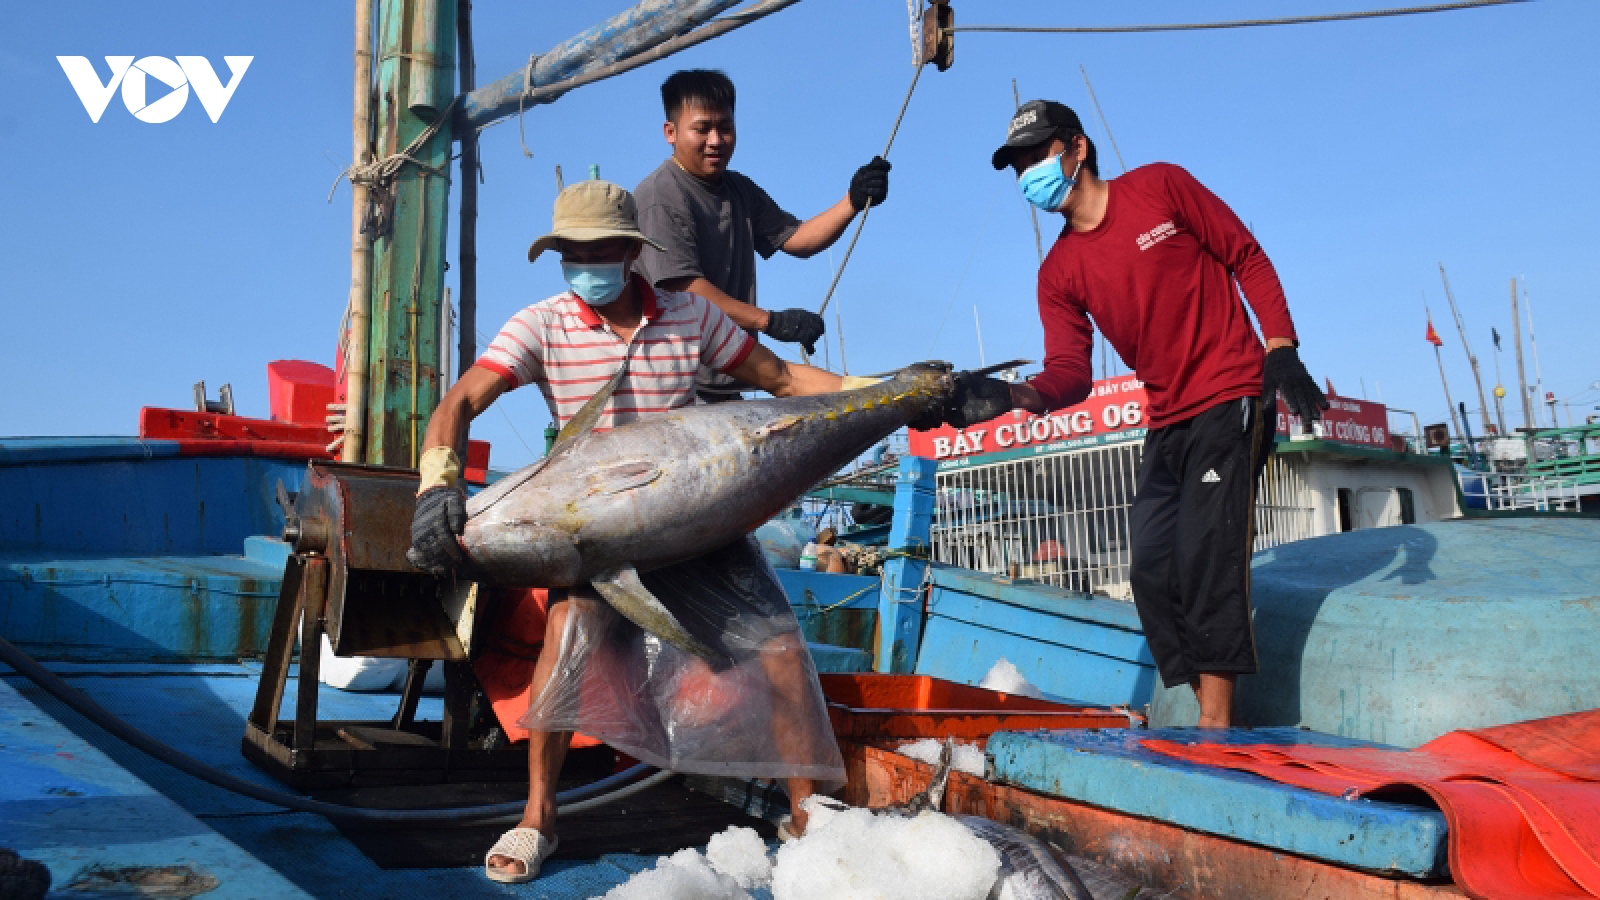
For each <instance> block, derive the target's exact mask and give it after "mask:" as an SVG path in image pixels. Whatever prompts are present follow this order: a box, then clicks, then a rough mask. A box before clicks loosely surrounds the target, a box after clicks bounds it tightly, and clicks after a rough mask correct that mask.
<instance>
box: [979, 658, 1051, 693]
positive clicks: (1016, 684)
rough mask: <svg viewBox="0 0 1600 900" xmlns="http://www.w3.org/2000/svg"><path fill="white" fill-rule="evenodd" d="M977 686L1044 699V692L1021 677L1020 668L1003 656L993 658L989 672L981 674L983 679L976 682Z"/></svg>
mask: <svg viewBox="0 0 1600 900" xmlns="http://www.w3.org/2000/svg"><path fill="white" fill-rule="evenodd" d="M978 687H981V688H986V689H988V690H991V691H999V692H1000V693H1002V694H1017V695H1018V696H1022V697H1032V698H1034V699H1035V700H1043V699H1044V694H1042V693H1040V692H1039V689H1038V688H1037V687H1034V685H1033V683H1032V682H1030V681H1028V679H1027V678H1024V677H1023V675H1022V670H1021V669H1018V668H1017V667H1016V666H1015V665H1013V664H1012V662H1011V660H1009V659H1006V658H1005V657H1004V656H1002V657H1000V658H999V659H997V660H995V663H994V665H993V666H992V667H990V669H989V674H987V675H985V676H983V680H982V681H980V682H978Z"/></svg>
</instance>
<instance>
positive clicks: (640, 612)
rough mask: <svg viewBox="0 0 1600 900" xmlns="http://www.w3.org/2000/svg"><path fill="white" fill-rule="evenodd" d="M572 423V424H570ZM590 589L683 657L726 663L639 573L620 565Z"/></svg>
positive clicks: (597, 579)
mask: <svg viewBox="0 0 1600 900" xmlns="http://www.w3.org/2000/svg"><path fill="white" fill-rule="evenodd" d="M574 421H576V420H574ZM592 583H593V584H594V589H595V590H596V591H598V592H599V593H600V596H602V597H604V598H605V600H606V602H607V603H609V604H611V606H612V608H613V609H615V610H616V611H617V612H619V613H621V614H622V615H623V617H624V618H626V619H627V620H628V621H630V622H632V623H633V624H635V625H637V626H639V627H640V628H643V629H644V630H645V631H648V632H650V633H651V634H653V635H655V636H656V637H658V638H661V639H662V640H663V641H666V642H667V643H669V644H671V645H672V646H674V647H677V648H678V649H679V650H682V651H684V652H686V653H693V654H694V655H695V656H698V657H700V658H701V659H704V660H705V661H707V662H709V663H711V664H712V666H714V667H715V666H720V665H723V664H724V663H726V662H727V660H726V659H725V658H724V657H723V655H722V654H720V653H717V652H716V651H715V650H712V649H711V648H710V647H707V646H706V645H705V644H703V643H701V642H700V640H699V639H698V638H696V637H695V636H694V635H692V634H690V633H689V630H688V629H686V628H684V627H683V623H682V622H679V621H678V617H677V616H674V615H673V614H672V611H671V610H669V609H667V608H666V607H665V606H664V605H662V603H661V601H660V600H659V599H657V598H656V595H655V594H652V593H650V589H649V588H647V587H645V586H644V582H642V581H640V580H639V571H638V570H637V569H635V568H634V567H633V566H630V565H624V566H623V567H622V568H620V569H614V570H612V571H610V572H607V573H605V574H603V575H600V576H597V577H595V578H594V579H593V580H592Z"/></svg>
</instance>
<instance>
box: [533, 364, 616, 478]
mask: <svg viewBox="0 0 1600 900" xmlns="http://www.w3.org/2000/svg"><path fill="white" fill-rule="evenodd" d="M627 376H628V363H627V362H626V361H624V362H623V363H622V368H620V369H618V370H617V374H615V375H613V376H611V380H610V381H607V382H606V383H605V384H603V385H601V387H600V390H598V391H595V392H594V396H593V397H590V398H589V400H588V402H587V403H585V404H583V407H582V408H581V409H579V410H578V414H577V415H575V416H573V417H572V418H571V419H569V420H568V421H567V424H565V425H563V426H562V427H561V431H560V433H558V434H557V435H556V440H555V443H554V444H551V445H550V452H549V454H547V455H549V456H554V455H556V451H558V450H563V449H565V448H566V447H567V446H568V445H570V444H571V443H572V442H573V441H575V440H577V439H578V438H580V437H582V436H583V435H586V434H588V433H589V432H591V431H593V430H594V425H595V423H596V422H598V421H600V413H601V412H602V411H603V410H604V409H605V408H606V403H607V402H609V401H610V400H611V395H612V394H613V393H614V392H615V391H616V390H617V386H618V385H620V384H622V379H624V378H626V377H627Z"/></svg>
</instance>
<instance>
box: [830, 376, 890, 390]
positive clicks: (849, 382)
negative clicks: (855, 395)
mask: <svg viewBox="0 0 1600 900" xmlns="http://www.w3.org/2000/svg"><path fill="white" fill-rule="evenodd" d="M881 381H883V379H882V378H866V377H863V376H861V375H846V376H844V377H843V378H841V379H840V382H839V390H841V391H854V390H859V389H860V388H866V387H872V386H873V385H875V384H878V383H879V382H881Z"/></svg>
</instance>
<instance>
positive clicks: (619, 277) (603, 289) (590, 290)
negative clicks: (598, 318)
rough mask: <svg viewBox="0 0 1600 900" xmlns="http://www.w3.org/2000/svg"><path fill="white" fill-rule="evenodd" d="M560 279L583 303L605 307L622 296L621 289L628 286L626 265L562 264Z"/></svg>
mask: <svg viewBox="0 0 1600 900" xmlns="http://www.w3.org/2000/svg"><path fill="white" fill-rule="evenodd" d="M561 277H563V278H565V279H567V284H569V285H571V286H572V292H573V293H574V294H577V295H578V296H579V297H580V298H582V299H583V302H585V303H587V304H589V305H590V306H605V305H606V304H608V303H610V302H611V301H613V300H615V299H617V298H618V297H620V296H622V289H623V288H624V287H627V286H628V264H627V263H569V262H563V263H562V264H561Z"/></svg>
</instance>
